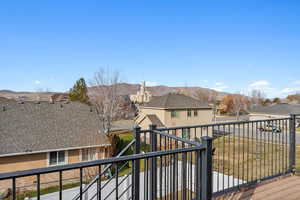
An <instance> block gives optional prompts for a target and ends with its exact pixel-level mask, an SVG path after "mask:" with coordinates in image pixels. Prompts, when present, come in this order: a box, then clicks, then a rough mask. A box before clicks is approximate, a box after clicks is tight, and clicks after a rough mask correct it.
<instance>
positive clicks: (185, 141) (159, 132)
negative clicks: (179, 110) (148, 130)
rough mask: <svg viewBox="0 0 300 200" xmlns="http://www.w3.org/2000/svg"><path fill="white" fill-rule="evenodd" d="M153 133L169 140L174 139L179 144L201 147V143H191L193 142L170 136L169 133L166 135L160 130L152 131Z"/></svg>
mask: <svg viewBox="0 0 300 200" xmlns="http://www.w3.org/2000/svg"><path fill="white" fill-rule="evenodd" d="M152 131H153V132H154V133H157V134H160V135H162V136H165V137H168V138H172V139H174V140H177V141H179V142H184V143H187V144H191V145H195V146H199V145H201V143H199V142H195V141H191V140H186V139H184V138H181V137H178V136H176V135H172V134H168V133H165V132H163V131H160V130H152Z"/></svg>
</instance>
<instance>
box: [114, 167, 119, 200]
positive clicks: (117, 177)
mask: <svg viewBox="0 0 300 200" xmlns="http://www.w3.org/2000/svg"><path fill="white" fill-rule="evenodd" d="M115 170H116V200H118V199H119V170H118V162H117V163H116V165H115Z"/></svg>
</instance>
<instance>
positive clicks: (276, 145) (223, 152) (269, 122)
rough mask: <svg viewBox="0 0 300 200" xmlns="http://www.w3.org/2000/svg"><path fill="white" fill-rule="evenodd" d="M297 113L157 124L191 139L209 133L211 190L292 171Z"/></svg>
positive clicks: (214, 190) (227, 188)
mask: <svg viewBox="0 0 300 200" xmlns="http://www.w3.org/2000/svg"><path fill="white" fill-rule="evenodd" d="M297 118H298V116H297V115H291V116H290V117H286V118H276V119H275V118H274V119H266V120H254V121H236V122H226V123H217V124H206V125H197V126H182V127H172V128H160V129H157V130H156V131H155V132H158V131H159V132H163V133H165V134H170V135H173V136H177V137H181V138H185V139H188V140H191V141H201V137H203V136H212V137H213V162H212V163H213V167H212V168H213V180H214V183H213V193H214V195H219V194H222V193H225V192H229V191H232V190H235V189H238V188H240V187H242V186H247V185H251V184H254V183H256V182H259V181H262V180H265V179H269V178H273V177H276V176H280V175H283V174H287V173H290V172H294V171H295V166H296V137H295V135H296V134H295V133H296V124H297Z"/></svg>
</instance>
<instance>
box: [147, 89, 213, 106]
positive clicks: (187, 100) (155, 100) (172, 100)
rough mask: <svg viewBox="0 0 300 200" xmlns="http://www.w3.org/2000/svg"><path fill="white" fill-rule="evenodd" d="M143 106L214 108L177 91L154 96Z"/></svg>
mask: <svg viewBox="0 0 300 200" xmlns="http://www.w3.org/2000/svg"><path fill="white" fill-rule="evenodd" d="M142 107H151V108H164V109H175V108H177V109H187V108H208V109H211V108H212V107H211V106H209V105H208V104H207V103H201V102H200V101H198V100H196V99H194V98H192V97H189V96H185V95H183V94H175V93H169V94H166V95H164V96H156V97H152V98H151V100H150V101H149V102H148V103H147V104H145V105H143V106H142Z"/></svg>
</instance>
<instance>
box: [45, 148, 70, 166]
mask: <svg viewBox="0 0 300 200" xmlns="http://www.w3.org/2000/svg"><path fill="white" fill-rule="evenodd" d="M66 163H67V162H66V153H65V151H53V152H50V153H49V165H50V166H53V165H63V164H66Z"/></svg>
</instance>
